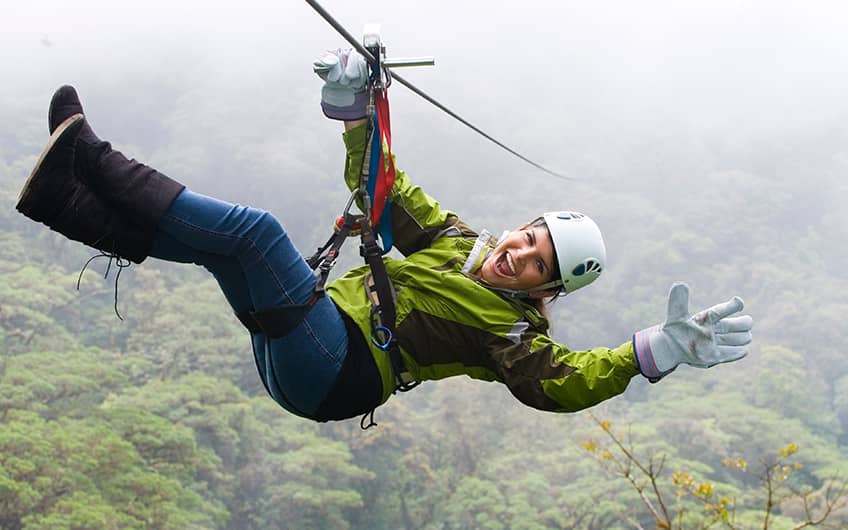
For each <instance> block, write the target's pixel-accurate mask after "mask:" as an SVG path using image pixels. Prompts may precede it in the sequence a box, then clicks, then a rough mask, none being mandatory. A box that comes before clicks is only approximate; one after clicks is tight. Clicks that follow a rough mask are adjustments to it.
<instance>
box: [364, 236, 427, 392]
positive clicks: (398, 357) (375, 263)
mask: <svg viewBox="0 0 848 530" xmlns="http://www.w3.org/2000/svg"><path fill="white" fill-rule="evenodd" d="M361 225H362V234H361V237H362V245H361V246H360V248H359V252H360V254H362V257H363V258H365V262H366V263H367V264H368V267H369V268H370V269H371V278H372V279H373V281H374V290H375V291H376V293H377V301H378V303H377V304H376V305H375V310H376V315H377V318H378V321H379V325H380V326H381V327H383V328H385V329H386V330H387V331H388V333H387V334H388V341H387V342H385V343H383V344H377V346H378V347H379V348H381V349H383V350H385V351H386V352H387V353H388V354H389V361H390V362H391V364H392V372H394V376H395V390H400V391H401V392H406V391H407V390H412V389H413V388H414V387H415V386H417V385H418V383H419V381H415V380H413V379H412V376H411V374H410V373H409V372H408V371H407V369H406V363H404V362H403V355H402V354H401V352H400V344H398V341H397V338H396V336H395V335H396V334H395V324H396V319H397V313H396V312H395V298H394V290H393V289H392V283H391V281H390V280H389V274H388V272H386V264H385V263H384V262H383V251H382V249H381V248H380V246H379V245H378V244H377V240H376V238H375V237H374V231H373V229H372V228H371V223H369V222H368V221H367V220H362V221H361Z"/></svg>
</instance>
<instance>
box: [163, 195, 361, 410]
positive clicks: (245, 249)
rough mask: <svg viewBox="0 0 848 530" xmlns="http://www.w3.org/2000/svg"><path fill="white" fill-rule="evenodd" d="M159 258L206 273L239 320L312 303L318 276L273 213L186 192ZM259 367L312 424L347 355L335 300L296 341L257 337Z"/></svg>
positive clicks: (278, 394) (295, 334)
mask: <svg viewBox="0 0 848 530" xmlns="http://www.w3.org/2000/svg"><path fill="white" fill-rule="evenodd" d="M150 255H151V256H153V257H155V258H159V259H163V260H167V261H175V262H179V263H195V264H197V265H200V266H202V267H205V268H206V269H207V270H208V271H209V272H211V273H212V275H213V276H214V277H215V279H216V280H217V281H218V285H220V286H221V290H222V291H223V292H224V296H225V297H226V298H227V301H228V302H229V303H230V306H232V308H233V310H234V311H235V312H236V313H241V312H243V311H256V310H262V309H267V308H271V307H275V306H279V305H285V304H303V303H306V301H307V300H308V299H309V298H310V297H311V296H312V291H313V289H314V287H315V283H316V276H315V273H314V272H313V271H312V269H311V268H309V265H307V263H306V261H305V260H304V259H303V257H302V256H301V254H300V252H298V250H297V249H296V248H295V247H294V245H293V244H292V243H291V241H290V239H289V237H288V235H287V234H286V231H285V230H284V229H283V227H282V226H281V225H280V223H279V222H278V221H277V219H275V218H274V216H272V215H271V214H269V213H268V212H264V211H262V210H257V209H254V208H248V207H245V206H239V205H234V204H230V203H227V202H224V201H220V200H218V199H213V198H211V197H206V196H204V195H200V194H198V193H193V192H191V191H189V190H184V191H183V192H182V193H181V194H180V195H179V196H178V197H177V199H176V200H175V201H174V203H173V204H172V205H171V207H170V209H169V210H168V212H167V213H166V214H165V216H164V218H163V219H162V221H161V222H160V224H159V231H158V233H157V236H156V240H155V241H154V243H153V249H152V251H151V253H150ZM251 339H252V342H253V354H254V356H255V358H256V367H257V368H258V370H259V375H260V377H261V378H262V381H263V383H264V384H265V387H266V388H267V389H268V392H269V393H270V394H271V396H272V397H273V398H274V400H276V401H277V402H278V403H279V404H280V405H282V406H283V408H285V409H286V410H289V411H290V412H292V413H294V414H298V415H300V416H304V417H311V416H312V414H314V413H315V412H316V411H317V410H318V407H319V406H320V405H321V402H322V401H323V400H324V398H325V397H326V396H327V394H328V393H329V391H330V389H331V388H332V385H333V383H334V382H335V381H336V377H337V376H338V374H339V371H340V370H341V366H342V363H343V362H344V359H345V356H346V354H347V347H348V337H347V331H346V329H345V325H344V322H343V321H342V318H341V315H339V311H338V309H337V308H336V306H335V304H334V303H333V302H332V301H331V300H330V299H329V297H326V296H325V297H323V298H321V299H319V300H318V302H317V303H316V304H315V306H314V307H313V308H312V310H311V311H310V312H309V313H308V314H307V316H306V318H305V320H304V321H303V322H302V323H301V324H300V325H299V326H298V327H297V328H296V329H295V330H294V331H292V332H291V333H289V334H288V335H286V336H285V337H281V338H270V337H268V336H266V335H265V334H263V333H253V334H252V335H251Z"/></svg>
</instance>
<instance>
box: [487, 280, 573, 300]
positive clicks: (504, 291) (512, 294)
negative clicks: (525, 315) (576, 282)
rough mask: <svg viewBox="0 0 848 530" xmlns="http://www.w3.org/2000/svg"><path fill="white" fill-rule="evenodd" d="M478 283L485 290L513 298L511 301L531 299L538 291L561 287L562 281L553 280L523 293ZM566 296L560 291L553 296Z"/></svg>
mask: <svg viewBox="0 0 848 530" xmlns="http://www.w3.org/2000/svg"><path fill="white" fill-rule="evenodd" d="M480 283H481V284H483V285H485V286H486V288H487V289H491V290H492V291H497V292H499V293H501V294H503V295H504V296H506V297H508V298H513V299H520V298H532V296H531V295H532V294H533V293H538V292H539V291H547V290H549V289H554V288H556V287H561V286H562V280H554V281H552V282H547V283H543V284H542V285H539V286H537V287H534V288H532V289H527V290H526V291H525V290H519V289H507V288H505V287H494V286H492V285H489V284H488V283H486V282H485V281H483V280H480ZM566 294H567V293H566V292H565V290H562V291H560V292H558V293H557V294H555V295H554V296H557V297H560V296H565V295H566Z"/></svg>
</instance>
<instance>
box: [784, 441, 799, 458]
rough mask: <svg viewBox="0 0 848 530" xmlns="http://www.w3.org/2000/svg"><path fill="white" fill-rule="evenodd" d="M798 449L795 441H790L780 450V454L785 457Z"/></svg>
mask: <svg viewBox="0 0 848 530" xmlns="http://www.w3.org/2000/svg"><path fill="white" fill-rule="evenodd" d="M797 451H798V445H797V444H796V443H795V442H790V443H789V444H788V445H787V446H786V447H784V448H782V449H781V450H780V456H783V457H787V456H789V455H791V454H792V453H795V452H797Z"/></svg>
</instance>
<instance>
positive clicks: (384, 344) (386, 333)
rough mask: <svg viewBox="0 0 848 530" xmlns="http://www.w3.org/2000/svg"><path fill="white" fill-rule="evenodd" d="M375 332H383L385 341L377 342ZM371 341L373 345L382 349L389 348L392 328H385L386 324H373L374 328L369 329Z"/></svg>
mask: <svg viewBox="0 0 848 530" xmlns="http://www.w3.org/2000/svg"><path fill="white" fill-rule="evenodd" d="M377 333H383V334H384V336H385V337H386V340H385V342H379V341H378V340H377ZM371 342H372V343H373V344H374V346H376V347H378V348H380V349H381V350H383V351H386V350H388V349H389V344H391V342H392V330H390V329H389V328H387V327H386V326H375V327H374V329H372V330H371Z"/></svg>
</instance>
